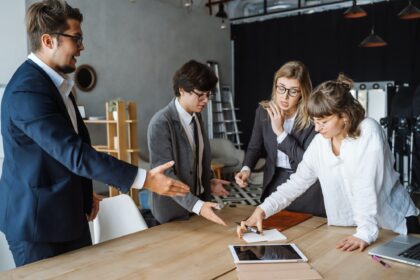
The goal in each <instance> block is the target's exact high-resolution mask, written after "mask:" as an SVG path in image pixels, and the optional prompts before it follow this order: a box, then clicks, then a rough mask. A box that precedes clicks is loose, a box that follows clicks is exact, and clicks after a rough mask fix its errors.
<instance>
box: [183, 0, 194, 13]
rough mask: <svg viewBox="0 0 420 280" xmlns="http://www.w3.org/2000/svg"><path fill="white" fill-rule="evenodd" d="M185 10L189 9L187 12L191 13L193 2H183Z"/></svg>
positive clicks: (188, 0)
mask: <svg viewBox="0 0 420 280" xmlns="http://www.w3.org/2000/svg"><path fill="white" fill-rule="evenodd" d="M183 5H184V8H185V9H187V12H191V10H192V6H193V0H183Z"/></svg>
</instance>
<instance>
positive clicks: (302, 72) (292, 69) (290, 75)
mask: <svg viewBox="0 0 420 280" xmlns="http://www.w3.org/2000/svg"><path fill="white" fill-rule="evenodd" d="M282 77H284V78H287V79H296V80H298V81H299V85H300V91H301V97H300V100H299V103H298V108H297V114H296V119H295V124H294V130H295V131H300V130H302V129H304V128H306V127H308V126H309V124H310V119H309V115H308V112H307V108H306V107H307V103H308V99H309V95H310V93H311V90H312V82H311V78H310V76H309V71H308V69H307V68H306V66H305V64H303V63H302V62H300V61H289V62H287V63H285V64H283V66H282V67H280V69H279V70H277V72H276V73H275V74H274V80H273V88H272V90H271V100H274V98H275V96H276V94H277V93H276V85H277V80H278V79H279V78H282ZM269 102H270V100H263V101H261V102H260V105H261V106H262V107H263V108H266V107H267V106H268V103H269Z"/></svg>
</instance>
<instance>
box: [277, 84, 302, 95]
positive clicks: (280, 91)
mask: <svg viewBox="0 0 420 280" xmlns="http://www.w3.org/2000/svg"><path fill="white" fill-rule="evenodd" d="M276 91H277V93H278V94H281V95H283V94H285V93H286V92H287V94H288V95H289V96H290V97H295V96H296V95H298V94H299V93H300V90H299V89H296V88H285V87H284V86H279V85H276Z"/></svg>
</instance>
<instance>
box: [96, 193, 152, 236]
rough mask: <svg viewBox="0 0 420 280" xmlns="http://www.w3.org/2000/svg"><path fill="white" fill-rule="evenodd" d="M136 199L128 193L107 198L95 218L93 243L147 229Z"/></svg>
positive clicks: (102, 202)
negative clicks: (135, 201)
mask: <svg viewBox="0 0 420 280" xmlns="http://www.w3.org/2000/svg"><path fill="white" fill-rule="evenodd" d="M147 228H148V227H147V224H146V222H145V221H144V219H143V217H142V216H141V214H140V211H139V209H138V208H137V206H136V204H135V203H134V201H133V200H132V199H131V197H129V196H128V195H126V194H121V195H118V196H114V197H110V198H105V199H103V200H102V201H101V204H100V206H99V213H98V216H97V217H96V218H95V220H93V235H94V240H92V242H93V244H97V243H100V242H104V241H107V240H110V239H114V238H117V237H120V236H124V235H127V234H130V233H134V232H137V231H141V230H145V229H147Z"/></svg>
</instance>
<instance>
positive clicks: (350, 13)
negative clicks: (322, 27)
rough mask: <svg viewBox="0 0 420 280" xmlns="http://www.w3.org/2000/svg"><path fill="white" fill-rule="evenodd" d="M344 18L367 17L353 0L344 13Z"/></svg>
mask: <svg viewBox="0 0 420 280" xmlns="http://www.w3.org/2000/svg"><path fill="white" fill-rule="evenodd" d="M343 15H344V17H345V18H348V19H354V18H361V17H365V16H367V13H366V12H365V10H363V9H362V8H360V7H359V6H357V3H356V0H353V5H352V6H351V7H350V8H348V9H347V11H345V12H344V14H343Z"/></svg>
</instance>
